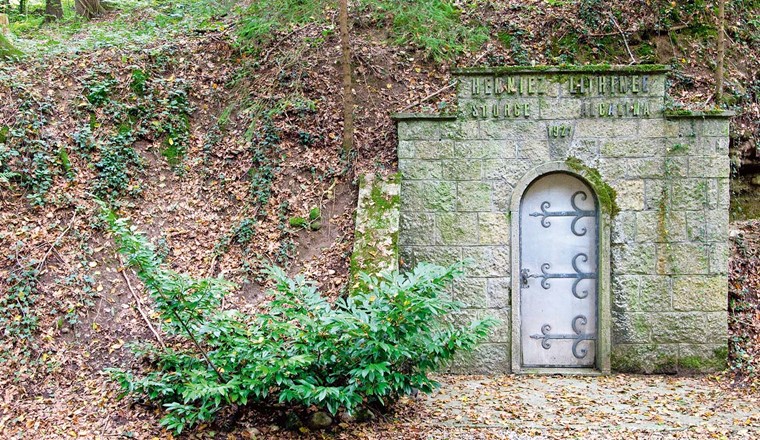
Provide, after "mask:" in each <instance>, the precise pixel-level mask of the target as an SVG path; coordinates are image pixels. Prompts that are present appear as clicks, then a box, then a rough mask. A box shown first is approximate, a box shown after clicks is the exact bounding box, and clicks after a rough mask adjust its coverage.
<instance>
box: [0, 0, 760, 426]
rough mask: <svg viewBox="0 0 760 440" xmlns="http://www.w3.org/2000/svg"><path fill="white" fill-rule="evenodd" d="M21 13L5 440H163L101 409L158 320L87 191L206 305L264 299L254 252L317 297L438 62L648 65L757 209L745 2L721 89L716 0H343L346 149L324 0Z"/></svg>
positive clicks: (3, 285)
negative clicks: (348, 73) (727, 138)
mask: <svg viewBox="0 0 760 440" xmlns="http://www.w3.org/2000/svg"><path fill="white" fill-rule="evenodd" d="M14 3H15V2H14ZM29 3H30V4H29V5H28V9H27V12H26V13H25V14H19V13H18V12H17V11H16V9H13V10H12V11H11V12H10V14H9V15H10V33H9V34H8V37H7V39H8V41H9V42H10V43H11V44H12V46H13V48H14V49H12V51H10V52H8V53H7V54H6V53H5V52H3V53H2V54H0V57H2V59H0V96H3V97H4V99H3V100H2V101H1V102H0V188H1V189H2V193H0V225H2V228H0V249H2V255H3V258H2V260H0V290H2V292H3V294H2V296H0V328H2V329H3V330H2V334H1V335H0V369H1V370H2V372H3V374H2V375H0V389H2V390H3V400H2V401H0V434H2V435H3V437H4V438H15V437H13V436H17V437H19V436H21V435H22V434H21V433H24V435H25V436H26V438H40V437H44V436H45V435H49V436H53V437H56V436H68V435H70V434H69V433H71V432H74V433H79V435H82V436H85V437H91V436H94V434H95V433H96V432H97V433H106V432H108V433H111V432H116V433H122V434H123V433H132V435H135V436H137V437H141V438H143V437H150V436H153V435H155V436H164V435H167V434H166V433H165V432H163V431H162V430H161V428H159V427H158V424H157V422H156V421H157V420H158V418H160V416H161V411H159V409H158V408H155V407H152V406H149V405H137V406H135V407H132V408H130V405H129V403H128V402H126V401H117V400H116V399H115V396H116V394H117V393H118V390H117V386H116V385H115V384H113V383H111V382H109V381H108V379H107V377H106V376H105V375H104V374H103V373H102V371H103V369H104V368H107V367H114V366H120V367H135V368H139V367H140V365H141V364H140V361H139V360H134V357H133V356H132V354H131V352H130V350H129V348H128V346H129V343H130V342H133V341H136V340H148V339H152V338H153V334H152V333H151V331H150V330H149V329H148V327H147V326H146V324H145V320H146V319H148V320H153V321H154V322H157V318H158V313H157V312H156V311H155V310H154V305H153V304H152V303H151V302H150V301H149V300H148V298H147V297H145V295H144V294H143V293H142V285H141V284H140V282H139V281H138V280H137V278H136V277H135V276H134V274H133V273H132V272H131V270H130V269H128V268H126V267H125V266H124V262H123V261H122V260H121V257H119V255H118V254H117V252H116V248H115V246H114V245H113V244H112V238H111V237H110V236H109V234H108V233H107V231H106V227H105V224H104V223H103V221H102V220H101V219H100V217H99V212H100V207H99V206H98V204H97V203H96V202H95V200H96V199H100V200H104V201H106V202H107V203H108V204H109V205H110V206H111V207H113V208H114V209H115V210H117V212H118V213H119V214H120V215H121V216H124V217H129V218H130V220H131V222H132V223H133V224H134V225H135V227H137V228H139V229H140V230H143V231H146V232H147V233H148V235H149V237H150V239H151V240H152V242H153V243H154V245H155V248H156V250H157V252H158V254H159V256H160V258H161V259H162V261H165V262H166V263H167V264H168V265H169V266H170V267H171V269H173V270H175V271H177V272H181V273H186V274H188V275H189V276H192V277H198V278H201V277H217V276H223V277H224V278H225V279H228V280H231V281H233V282H235V283H236V284H237V285H239V286H240V288H239V289H237V290H236V291H234V292H233V293H232V294H231V295H229V296H228V297H226V299H225V300H224V301H223V302H222V306H223V307H226V308H235V309H237V310H240V311H242V312H246V313H253V312H254V311H256V310H260V309H261V307H262V306H263V305H265V304H267V303H268V302H269V300H271V296H268V295H270V293H268V292H267V291H266V289H267V287H270V286H268V285H267V283H268V282H267V281H266V272H265V268H266V267H267V266H269V265H278V266H281V267H283V268H285V270H286V272H287V273H288V274H290V275H293V274H296V273H302V274H304V275H305V276H306V277H308V278H311V279H314V280H316V281H317V283H318V285H319V288H320V289H321V291H322V292H324V293H325V295H326V296H328V297H330V298H336V297H338V296H340V294H341V293H344V292H345V291H346V286H347V282H348V266H349V256H350V252H351V249H352V246H353V233H354V231H353V227H354V226H353V212H354V209H355V204H356V182H357V179H358V176H359V175H361V174H363V173H366V172H379V173H392V172H395V170H396V157H395V145H396V139H395V133H394V125H393V123H392V121H391V119H390V117H389V115H390V114H391V113H393V112H400V111H405V112H409V111H414V112H438V111H446V112H453V111H456V108H455V102H454V96H453V91H454V88H453V87H451V81H452V77H451V75H450V71H451V69H452V68H454V67H464V66H475V65H478V66H482V65H533V64H593V63H606V64H632V63H633V64H640V63H661V64H667V65H669V66H671V69H672V70H671V73H670V74H669V78H670V90H669V93H670V96H671V97H672V98H673V99H672V102H671V103H670V104H669V105H670V106H672V108H674V109H677V108H689V109H697V110H700V109H714V108H716V107H720V108H725V109H730V110H734V111H736V112H737V116H736V117H735V118H734V119H733V120H732V126H731V128H732V138H731V151H732V159H733V164H734V167H733V172H734V176H733V177H734V180H733V191H734V194H733V195H734V197H733V205H732V213H733V215H734V216H735V217H736V218H746V217H751V216H756V215H759V214H760V206H759V205H758V204H757V202H756V200H757V190H756V188H757V186H755V185H753V184H752V181H753V179H754V180H755V181H757V182H760V178H759V177H758V176H760V174H758V173H760V157H758V149H759V148H760V143H759V142H760V126H759V125H758V121H760V104H759V102H758V101H759V100H760V73H758V72H760V1H758V0H727V7H726V11H727V12H726V31H727V37H728V38H727V48H726V59H725V86H726V87H725V92H724V96H723V100H722V102H716V101H715V97H714V69H715V65H716V60H717V48H716V43H715V40H716V35H717V30H716V29H717V24H716V18H715V15H716V14H715V11H716V2H714V1H706V0H694V1H663V0H636V1H634V0H630V1H622V0H613V1H603V0H520V1H517V0H506V1H501V2H487V1H478V0H464V1H449V0H414V1H411V2H397V1H393V0H356V1H353V2H349V12H350V20H351V24H352V27H351V33H350V38H351V49H352V67H353V81H354V82H353V90H352V93H353V94H354V96H355V100H354V102H355V103H356V106H355V111H354V114H355V143H354V146H355V148H354V150H353V151H351V152H350V153H348V154H346V153H344V152H343V151H342V149H341V145H342V139H341V133H342V123H343V117H342V101H341V98H342V93H343V89H342V85H341V71H340V64H339V60H340V44H339V39H338V32H337V28H338V26H337V22H336V20H337V16H338V15H337V2H331V1H318V0H257V1H250V2H247V1H234V0H225V1H221V2H219V1H211V0H196V1H193V0H176V1H163V0H129V1H124V2H115V3H113V4H114V5H115V9H113V10H111V11H109V12H107V13H105V14H103V15H101V16H97V17H95V18H94V19H92V20H91V21H86V20H84V19H82V18H80V17H77V16H76V15H75V14H74V13H73V12H72V11H73V9H72V6H71V2H68V1H64V2H63V4H64V16H63V18H62V19H61V20H59V21H56V22H49V23H46V20H45V17H44V14H43V10H44V5H43V4H41V3H40V2H34V1H31V2H29ZM1 7H2V5H0V8H1ZM314 213H316V215H315V214H314ZM299 218H300V219H301V220H303V219H310V221H309V222H308V223H303V222H301V221H299V220H298V219H299ZM315 220H318V221H315ZM755 319H756V320H757V318H755ZM159 330H160V329H159ZM745 365H756V364H752V363H751V362H746V361H745ZM741 377H742V380H745V379H747V378H749V379H752V378H753V377H756V373H755V372H754V370H753V371H750V372H748V371H744V372H743V373H742V374H741ZM43 379H44V380H43ZM204 429H216V428H215V427H208V426H203V427H201V428H200V431H201V432H203V430H204Z"/></svg>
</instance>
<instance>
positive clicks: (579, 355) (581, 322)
mask: <svg viewBox="0 0 760 440" xmlns="http://www.w3.org/2000/svg"><path fill="white" fill-rule="evenodd" d="M586 324H588V319H587V318H586V317H585V316H583V315H578V316H576V317H575V318H573V323H572V326H573V332H574V333H575V334H574V335H559V334H551V333H549V332H551V330H552V327H551V326H550V325H549V324H544V325H542V326H541V334H540V335H538V334H537V335H530V337H531V339H540V340H541V347H543V349H544V350H549V349H550V348H552V345H551V341H552V340H556V339H571V340H573V341H574V342H573V347H572V349H573V356H575V357H576V359H583V358H585V357H586V355H587V354H588V349H587V348H582V347H581V348H580V349H579V348H578V344H580V343H581V342H583V341H594V340H596V335H595V334H588V333H583V331H582V330H581V328H580V327H581V326H585V325H586Z"/></svg>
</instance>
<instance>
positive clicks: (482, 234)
mask: <svg viewBox="0 0 760 440" xmlns="http://www.w3.org/2000/svg"><path fill="white" fill-rule="evenodd" d="M509 226H510V221H509V214H505V213H500V212H481V213H479V214H478V231H479V240H478V241H479V243H480V244H491V245H509V240H510V231H509Z"/></svg>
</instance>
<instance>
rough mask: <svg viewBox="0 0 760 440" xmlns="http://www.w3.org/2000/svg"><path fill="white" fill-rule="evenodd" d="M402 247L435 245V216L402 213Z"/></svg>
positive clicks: (419, 213)
mask: <svg viewBox="0 0 760 440" xmlns="http://www.w3.org/2000/svg"><path fill="white" fill-rule="evenodd" d="M399 221H400V233H399V244H400V245H402V246H403V245H434V244H439V243H437V240H436V236H435V218H434V215H433V214H429V213H422V212H402V213H401V216H400V220H399Z"/></svg>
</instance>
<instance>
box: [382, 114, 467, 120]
mask: <svg viewBox="0 0 760 440" xmlns="http://www.w3.org/2000/svg"><path fill="white" fill-rule="evenodd" d="M391 119H393V120H394V121H424V120H435V121H455V120H456V119H457V115H456V114H450V113H449V114H444V113H391Z"/></svg>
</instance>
